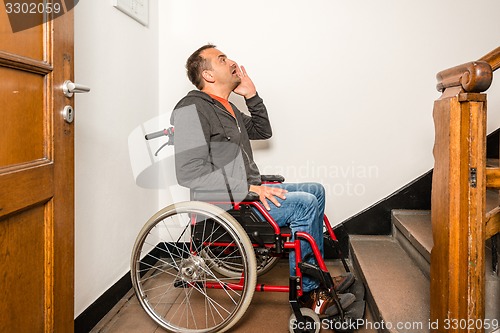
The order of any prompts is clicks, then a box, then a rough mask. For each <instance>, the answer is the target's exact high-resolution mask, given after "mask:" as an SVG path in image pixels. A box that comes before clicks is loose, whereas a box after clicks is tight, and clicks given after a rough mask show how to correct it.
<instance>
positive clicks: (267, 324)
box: [91, 260, 376, 333]
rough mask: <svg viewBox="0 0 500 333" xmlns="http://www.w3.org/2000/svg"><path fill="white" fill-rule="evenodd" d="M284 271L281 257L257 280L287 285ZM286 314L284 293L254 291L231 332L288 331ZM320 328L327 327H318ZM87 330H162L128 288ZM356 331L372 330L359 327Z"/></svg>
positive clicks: (334, 267) (335, 265)
mask: <svg viewBox="0 0 500 333" xmlns="http://www.w3.org/2000/svg"><path fill="white" fill-rule="evenodd" d="M327 266H328V268H329V270H330V272H331V273H332V275H336V274H339V273H342V266H341V265H340V263H339V262H337V261H327ZM288 275H289V273H288V261H287V260H285V261H281V262H279V263H278V265H277V266H276V267H275V268H273V270H272V271H271V272H269V273H267V274H265V275H264V276H262V277H260V278H259V279H258V283H268V284H280V285H287V284H288ZM367 312H368V311H367ZM290 314H291V310H290V306H289V304H288V293H274V292H273V293H271V292H266V293H259V292H256V293H255V294H254V296H253V298H252V303H251V304H250V307H249V308H248V310H247V312H246V313H245V315H244V316H243V318H242V319H241V320H240V321H239V322H238V324H237V325H236V326H235V327H234V328H233V329H232V330H231V332H241V333H245V332H283V333H284V332H288V323H289V317H290ZM324 331H329V330H322V332H324ZM91 332H93V333H131V332H134V333H135V332H140V333H163V332H165V331H164V330H163V329H161V328H159V327H158V326H157V325H156V324H155V323H154V322H153V321H152V320H151V319H150V318H149V317H148V315H147V314H146V312H144V310H143V309H142V308H141V306H140V305H139V302H138V301H137V299H136V298H135V296H134V294H133V292H132V291H130V292H129V293H128V294H127V295H126V296H125V297H124V298H123V299H122V300H121V301H120V302H119V303H118V304H117V305H116V306H115V307H114V308H113V309H112V310H111V311H110V312H109V313H108V314H107V315H106V316H105V317H104V318H103V319H102V320H101V321H100V322H99V323H98V324H97V325H96V327H94V329H93V330H92V331H91ZM330 332H331V331H330ZM358 332H363V333H374V332H376V331H375V330H364V329H362V330H359V331H358Z"/></svg>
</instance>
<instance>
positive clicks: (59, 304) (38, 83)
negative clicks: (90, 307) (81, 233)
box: [0, 1, 74, 333]
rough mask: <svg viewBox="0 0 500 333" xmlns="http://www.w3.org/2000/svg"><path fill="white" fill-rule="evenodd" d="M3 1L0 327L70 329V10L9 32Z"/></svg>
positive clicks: (0, 30) (0, 20)
mask: <svg viewBox="0 0 500 333" xmlns="http://www.w3.org/2000/svg"><path fill="white" fill-rule="evenodd" d="M3 6H4V3H3V1H0V77H1V80H0V126H1V127H2V128H0V295H2V296H1V297H0V332H1V333H3V332H47V333H48V332H64V333H66V332H73V316H74V310H73V309H74V304H73V302H74V301H73V299H74V295H73V293H74V290H73V274H74V273H73V271H74V259H73V254H74V226H73V223H74V212H73V210H74V199H73V197H74V180H73V177H74V167H73V160H74V156H73V126H74V125H73V124H69V123H66V122H65V121H64V119H63V118H62V115H61V111H62V110H63V108H64V106H65V105H72V104H73V102H72V99H68V98H66V97H64V95H63V92H62V88H61V87H62V84H63V82H64V81H65V80H73V13H72V12H68V13H66V14H64V15H62V16H60V17H58V18H57V19H55V20H49V21H48V22H46V23H43V24H42V21H41V16H40V24H39V25H36V26H34V27H33V28H31V29H27V30H24V31H21V32H16V33H13V32H12V31H11V29H10V26H9V20H8V17H7V15H6V12H5V10H4V7H3ZM72 106H73V105H72Z"/></svg>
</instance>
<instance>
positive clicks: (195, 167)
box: [170, 90, 272, 197]
mask: <svg viewBox="0 0 500 333" xmlns="http://www.w3.org/2000/svg"><path fill="white" fill-rule="evenodd" d="M246 104H247V107H248V110H249V112H250V116H249V115H246V114H244V113H242V112H241V111H239V110H238V108H237V107H236V106H235V105H234V104H231V106H232V108H233V110H234V113H235V117H236V118H234V117H233V116H232V115H231V114H230V113H229V112H228V111H227V110H226V109H225V108H224V106H223V105H222V104H221V103H220V102H218V101H217V100H214V99H213V98H212V97H210V96H209V95H207V94H206V93H204V92H201V91H197V90H193V91H191V92H189V93H188V94H187V96H186V97H184V98H183V99H181V100H180V101H179V103H178V104H177V105H176V107H175V110H174V112H173V114H172V117H171V120H170V121H171V123H172V125H174V128H175V144H174V149H175V170H176V176H177V181H178V182H179V184H180V185H182V186H185V187H188V188H190V189H191V190H194V191H198V192H205V191H210V192H214V191H215V192H228V190H230V191H231V192H232V193H233V195H234V194H235V193H240V194H241V195H242V196H243V197H244V196H245V195H246V194H247V193H248V190H249V185H260V184H261V177H260V173H259V169H258V168H257V165H256V164H255V162H254V160H253V153H252V148H251V146H250V140H258V139H268V138H270V137H271V135H272V131H271V125H270V123H269V118H268V114H267V110H266V107H265V105H264V103H263V100H262V98H260V97H259V96H258V95H256V96H254V97H252V98H250V99H248V100H246Z"/></svg>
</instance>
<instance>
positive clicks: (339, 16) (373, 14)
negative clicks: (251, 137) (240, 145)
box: [159, 0, 500, 223]
mask: <svg viewBox="0 0 500 333" xmlns="http://www.w3.org/2000/svg"><path fill="white" fill-rule="evenodd" d="M473 8H482V9H481V10H480V11H477V12H478V13H480V16H479V14H478V15H477V16H476V15H475V12H476V11H473V10H472V9H473ZM159 9H160V10H159V15H160V22H161V23H160V36H161V38H160V110H161V112H170V110H171V108H172V107H173V106H174V105H175V103H176V102H177V100H178V99H179V98H180V97H182V96H183V95H184V94H185V93H186V92H187V91H188V90H190V89H192V86H191V85H190V83H189V82H188V80H187V78H186V76H185V74H184V64H185V60H186V59H187V57H188V56H189V55H190V54H191V53H192V52H193V51H194V50H195V49H197V48H198V47H199V46H201V45H203V44H205V43H207V42H212V43H214V44H216V45H217V46H218V47H219V49H221V50H222V51H223V52H225V53H226V54H227V55H228V56H229V57H230V58H231V59H233V60H235V61H237V62H239V63H240V64H243V65H245V67H246V68H247V70H248V72H249V74H250V76H251V77H252V78H253V80H254V82H255V83H256V86H257V90H258V91H259V93H260V95H261V96H262V97H263V98H264V101H265V103H266V105H267V107H268V111H269V113H270V118H271V121H272V125H273V128H274V136H273V138H272V139H271V140H270V141H269V142H268V143H265V144H263V143H259V144H257V145H254V147H255V149H256V151H255V158H256V161H257V163H258V164H259V166H260V168H261V171H262V172H263V173H271V174H272V173H282V174H283V175H284V176H285V177H286V178H287V180H288V181H306V180H314V181H320V182H322V183H323V184H324V185H325V186H326V188H327V193H328V197H327V200H328V202H327V214H328V215H329V217H330V221H332V222H333V223H339V222H341V221H343V220H345V219H346V218H349V217H350V216H352V215H354V214H356V213H358V212H360V211H361V210H363V209H365V208H367V207H369V206H371V205H372V204H373V203H375V202H377V201H379V200H381V199H382V198H385V197H387V196H388V195H390V194H391V193H393V192H394V191H395V190H397V189H399V188H401V187H402V186H403V185H405V184H407V183H409V182H410V181H411V180H413V179H415V178H416V177H418V176H420V175H422V174H423V173H425V172H427V171H428V170H430V169H431V168H432V167H433V156H432V148H433V144H434V125H433V120H432V108H433V101H434V100H435V99H437V98H438V97H439V93H438V92H437V91H436V89H435V85H436V79H435V75H436V73H437V72H438V71H440V70H443V69H446V68H448V67H451V66H455V65H459V64H461V63H464V62H468V61H472V60H476V59H478V58H479V57H481V56H483V55H484V54H485V53H487V52H489V51H490V50H492V49H494V48H495V47H497V46H498V45H499V44H498V43H499V40H498V32H499V31H500V20H498V12H499V10H500V3H499V2H498V1H496V0H479V1H476V2H474V5H472V4H471V2H470V1H465V0H460V1H457V0H446V1H432V0H424V1H413V2H409V1H399V0H384V1H372V0H358V1H331V0H314V1H303V0H273V1H267V0H254V1H251V2H247V1H245V2H243V1H239V2H235V1H232V0H217V1H197V0H184V1H161V3H160V7H159ZM469 20H472V22H473V23H469ZM472 41H474V42H473V43H472ZM466 42H470V44H469V46H467V47H464V46H463V45H464V44H463V43H466ZM496 87H498V85H496ZM491 89H492V90H494V87H492V88H491ZM496 91H498V88H497V89H496ZM233 97H235V96H233ZM499 97H500V93H498V94H497V97H496V100H492V98H490V104H489V107H490V110H494V109H495V108H496V109H497V110H499V109H500V105H499V104H500V103H499ZM234 100H235V101H236V100H237V101H238V103H239V105H241V104H242V103H241V99H238V98H235V99H234ZM497 113H498V112H497ZM490 114H491V115H492V116H490V118H496V119H497V120H498V119H499V117H500V115H499V116H495V115H494V114H493V113H492V112H491V113H490ZM496 124H497V125H495V126H493V125H492V126H490V130H492V129H495V128H498V127H499V126H498V124H499V122H498V121H497V122H496ZM167 200H168V199H165V201H167Z"/></svg>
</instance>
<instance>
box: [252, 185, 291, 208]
mask: <svg viewBox="0 0 500 333" xmlns="http://www.w3.org/2000/svg"><path fill="white" fill-rule="evenodd" d="M250 191H251V192H255V193H257V194H258V195H259V199H260V201H261V202H262V204H263V205H264V207H265V208H266V209H267V210H270V209H271V207H270V206H269V202H268V201H267V200H269V201H271V202H272V203H273V204H274V205H275V206H276V207H280V206H281V204H280V203H279V202H278V199H276V197H278V198H280V199H283V200H285V199H286V195H285V194H286V193H287V191H286V190H284V189H282V188H279V187H268V186H257V185H250Z"/></svg>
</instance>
